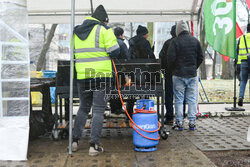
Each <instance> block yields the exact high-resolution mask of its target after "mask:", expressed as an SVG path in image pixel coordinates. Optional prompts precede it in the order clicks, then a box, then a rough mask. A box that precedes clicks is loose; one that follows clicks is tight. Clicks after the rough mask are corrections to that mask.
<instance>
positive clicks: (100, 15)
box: [92, 5, 109, 22]
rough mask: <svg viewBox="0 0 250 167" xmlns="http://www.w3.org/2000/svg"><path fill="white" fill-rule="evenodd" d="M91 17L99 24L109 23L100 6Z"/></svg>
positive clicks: (105, 13)
mask: <svg viewBox="0 0 250 167" xmlns="http://www.w3.org/2000/svg"><path fill="white" fill-rule="evenodd" d="M92 17H94V18H96V19H98V20H99V21H101V22H109V18H108V14H107V12H106V10H105V9H104V7H103V6H102V5H99V6H98V7H97V8H96V9H95V11H94V13H93V15H92Z"/></svg>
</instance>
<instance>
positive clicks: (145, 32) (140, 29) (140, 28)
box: [136, 25, 148, 36]
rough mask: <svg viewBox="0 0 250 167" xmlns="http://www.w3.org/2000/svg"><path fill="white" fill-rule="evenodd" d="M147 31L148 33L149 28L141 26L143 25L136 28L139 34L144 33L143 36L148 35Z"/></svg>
mask: <svg viewBox="0 0 250 167" xmlns="http://www.w3.org/2000/svg"><path fill="white" fill-rule="evenodd" d="M147 33H148V29H147V28H146V27H144V26H141V25H139V26H138V28H137V30H136V34H137V35H142V36H143V35H146V34H147Z"/></svg>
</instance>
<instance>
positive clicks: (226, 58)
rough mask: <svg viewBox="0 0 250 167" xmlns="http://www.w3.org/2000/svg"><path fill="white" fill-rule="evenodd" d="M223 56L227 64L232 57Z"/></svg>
mask: <svg viewBox="0 0 250 167" xmlns="http://www.w3.org/2000/svg"><path fill="white" fill-rule="evenodd" d="M220 55H221V56H222V58H223V59H224V60H225V61H226V62H227V61H228V60H229V59H230V57H228V56H224V55H222V54H220Z"/></svg>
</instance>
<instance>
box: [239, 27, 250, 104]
mask: <svg viewBox="0 0 250 167" xmlns="http://www.w3.org/2000/svg"><path fill="white" fill-rule="evenodd" d="M238 49H239V50H238V62H241V63H240V64H241V68H240V71H241V81H240V92H239V101H238V105H239V106H243V99H244V94H245V88H246V84H247V80H248V74H249V62H248V61H250V60H249V59H250V56H249V55H250V24H249V23H248V25H247V34H246V35H242V36H241V37H240V41H239V44H238Z"/></svg>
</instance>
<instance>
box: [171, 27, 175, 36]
mask: <svg viewBox="0 0 250 167" xmlns="http://www.w3.org/2000/svg"><path fill="white" fill-rule="evenodd" d="M170 34H171V35H172V37H176V25H173V26H172V28H171V31H170Z"/></svg>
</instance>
